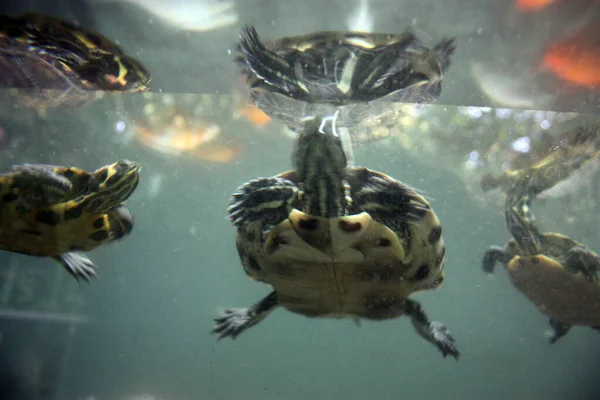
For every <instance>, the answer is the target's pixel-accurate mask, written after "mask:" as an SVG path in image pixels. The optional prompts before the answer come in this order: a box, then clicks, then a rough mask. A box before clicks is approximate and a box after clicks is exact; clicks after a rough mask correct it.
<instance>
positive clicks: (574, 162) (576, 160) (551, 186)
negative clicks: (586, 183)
mask: <svg viewBox="0 0 600 400" xmlns="http://www.w3.org/2000/svg"><path fill="white" fill-rule="evenodd" d="M598 167H600V126H599V125H598V124H587V125H584V126H578V127H576V128H575V129H573V130H570V131H568V132H566V133H564V134H563V135H561V139H560V140H559V143H558V145H556V146H553V147H552V149H551V150H550V152H549V153H548V154H547V155H546V156H545V157H544V158H542V159H541V160H539V161H538V162H536V163H534V164H533V165H529V166H526V167H522V168H516V169H508V170H506V171H504V173H503V174H502V175H500V176H494V175H493V174H491V173H487V174H484V175H483V177H482V178H481V188H482V189H483V191H484V192H488V191H490V190H493V189H500V190H501V191H502V192H504V193H505V194H507V195H509V197H510V196H512V197H513V198H516V199H518V198H519V197H520V196H527V198H528V201H533V200H534V199H535V198H538V197H560V196H561V195H564V193H565V192H568V191H572V190H573V189H576V187H575V186H576V184H579V183H580V182H581V181H582V180H584V178H586V177H588V178H589V177H590V175H592V174H594V173H595V172H596V171H597V170H598Z"/></svg>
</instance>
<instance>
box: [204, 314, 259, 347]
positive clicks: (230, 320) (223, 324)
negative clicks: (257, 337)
mask: <svg viewBox="0 0 600 400" xmlns="http://www.w3.org/2000/svg"><path fill="white" fill-rule="evenodd" d="M255 317H256V315H255V313H254V312H253V310H252V309H251V308H228V309H226V310H225V311H224V312H223V313H221V315H220V316H218V317H217V318H215V319H214V320H215V322H216V323H217V325H216V326H215V327H214V329H213V330H212V333H215V334H216V335H217V339H218V340H221V339H223V338H226V337H230V338H231V339H232V340H235V338H236V337H237V336H238V335H239V334H240V333H242V332H243V331H245V330H246V329H248V328H249V327H250V326H252V325H253V320H254V318H255Z"/></svg>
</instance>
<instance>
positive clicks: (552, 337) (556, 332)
mask: <svg viewBox="0 0 600 400" xmlns="http://www.w3.org/2000/svg"><path fill="white" fill-rule="evenodd" d="M549 322H550V329H549V331H548V332H547V335H548V341H549V342H550V344H554V343H556V341H557V340H558V339H560V338H561V337H563V336H565V335H566V334H567V333H569V329H571V325H569V324H565V323H563V322H558V321H554V320H552V319H551V320H550V321H549Z"/></svg>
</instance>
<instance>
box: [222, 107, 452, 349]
mask: <svg viewBox="0 0 600 400" xmlns="http://www.w3.org/2000/svg"><path fill="white" fill-rule="evenodd" d="M324 120H325V119H323V120H321V118H319V117H317V118H310V119H308V120H307V122H305V124H306V125H305V128H304V129H303V131H301V132H299V133H300V134H299V139H298V141H297V145H296V149H295V152H294V161H295V169H294V170H291V171H288V172H284V173H281V174H279V175H276V176H274V177H266V178H258V179H255V180H252V181H250V182H248V183H246V184H244V185H243V186H241V187H240V188H239V189H238V190H237V191H236V192H235V193H234V194H233V196H232V199H231V203H230V207H229V208H228V213H229V219H230V220H231V221H232V222H233V225H234V226H235V227H237V231H238V234H237V250H238V253H239V256H240V260H241V263H242V265H243V268H244V271H245V272H246V274H247V275H249V276H250V277H251V278H253V279H255V280H258V281H260V282H263V283H266V284H268V285H270V286H272V288H273V291H272V292H271V293H269V294H268V295H267V296H266V297H264V298H263V299H262V300H260V301H259V302H258V303H256V304H254V305H253V306H251V307H250V308H231V309H227V310H225V312H224V313H223V314H222V315H220V316H219V317H218V318H216V319H215V321H216V323H217V324H216V326H215V328H214V330H213V333H216V334H217V335H218V337H219V339H220V338H224V337H231V338H232V339H235V338H236V337H237V336H238V335H239V334H240V333H242V332H243V331H245V330H246V329H248V328H250V327H251V326H253V325H256V324H257V323H259V322H260V321H262V320H263V319H265V318H266V317H267V315H268V314H269V313H270V312H271V311H273V310H274V309H275V308H277V307H278V306H282V307H284V308H286V309H287V310H289V311H292V312H294V313H298V314H301V315H304V316H307V317H329V318H345V317H350V318H355V319H360V318H365V319H369V320H385V319H392V318H396V317H399V316H401V315H406V316H408V317H409V318H410V319H411V321H412V324H413V325H414V327H415V328H416V331H417V332H418V333H419V334H420V335H421V336H422V337H423V338H425V339H426V340H427V341H429V342H431V343H432V344H434V345H435V346H437V348H438V349H439V350H440V351H441V352H442V354H443V355H444V357H445V356H446V355H451V356H453V357H455V358H457V359H458V356H459V352H458V350H457V349H456V347H455V346H454V338H453V337H452V336H451V334H450V332H449V331H448V329H447V328H446V327H445V326H444V325H443V324H442V323H440V322H430V321H429V320H428V318H427V315H426V314H425V312H424V311H423V309H422V307H421V305H420V304H419V303H418V302H417V301H415V300H412V299H409V298H408V296H409V295H410V294H411V293H413V292H416V291H422V290H430V289H435V288H438V287H439V286H441V284H442V281H443V280H444V273H443V268H444V261H445V245H444V241H443V239H442V228H441V226H440V222H439V220H438V218H437V216H436V214H435V213H434V211H433V210H432V209H431V207H430V205H429V203H428V202H427V201H426V200H425V199H424V198H423V197H421V196H420V195H419V194H418V193H417V192H415V191H414V190H413V189H411V188H410V187H408V186H406V185H405V184H403V183H401V182H399V181H397V180H395V179H393V178H391V177H389V176H387V175H385V174H383V173H381V172H377V171H372V170H369V169H367V168H362V167H348V166H347V160H346V155H345V153H344V151H343V149H342V144H341V139H340V137H339V136H337V135H336V134H334V133H332V132H331V130H330V129H329V128H326V127H325V125H326V124H325V122H326V121H324ZM327 127H329V125H327ZM332 127H333V124H332Z"/></svg>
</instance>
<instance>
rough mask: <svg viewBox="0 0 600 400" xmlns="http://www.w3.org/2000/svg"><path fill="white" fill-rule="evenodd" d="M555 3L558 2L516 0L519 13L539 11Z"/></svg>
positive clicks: (554, 0) (548, 0) (552, 0)
mask: <svg viewBox="0 0 600 400" xmlns="http://www.w3.org/2000/svg"><path fill="white" fill-rule="evenodd" d="M555 2H556V0H516V1H515V6H516V7H517V10H519V11H537V10H541V9H542V8H545V7H546V6H549V5H550V4H552V3H555Z"/></svg>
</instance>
